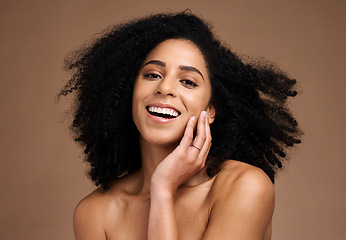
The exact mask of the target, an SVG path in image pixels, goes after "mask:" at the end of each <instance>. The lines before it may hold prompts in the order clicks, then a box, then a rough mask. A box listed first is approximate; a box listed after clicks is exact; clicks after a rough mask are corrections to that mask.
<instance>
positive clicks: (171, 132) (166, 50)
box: [132, 39, 213, 145]
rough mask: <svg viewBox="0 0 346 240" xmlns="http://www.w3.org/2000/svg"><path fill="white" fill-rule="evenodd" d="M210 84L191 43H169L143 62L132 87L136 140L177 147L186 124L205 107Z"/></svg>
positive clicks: (200, 58)
mask: <svg viewBox="0 0 346 240" xmlns="http://www.w3.org/2000/svg"><path fill="white" fill-rule="evenodd" d="M210 96H211V87H210V80H209V76H208V71H207V67H206V63H205V60H204V58H203V55H202V53H201V52H200V50H199V49H198V48H197V46H196V45H194V44H193V43H192V42H190V41H187V40H176V39H174V40H173V39H170V40H166V41H164V42H162V43H160V44H159V45H158V46H157V47H156V48H154V49H153V50H152V51H151V52H150V53H149V54H148V56H147V57H146V59H145V61H144V62H143V64H142V66H141V68H140V69H139V72H138V74H137V78H136V81H135V85H134V90H133V99H132V116H133V120H134V123H135V124H136V126H137V129H138V130H139V132H140V137H141V138H142V139H144V140H145V141H148V142H150V143H152V144H159V145H165V144H166V145H168V144H177V143H179V141H180V140H181V138H182V136H183V133H184V130H185V127H186V124H187V121H188V120H189V118H190V117H192V116H196V117H198V116H199V114H200V113H201V111H203V110H207V111H211V110H213V108H212V106H210V105H209V100H210Z"/></svg>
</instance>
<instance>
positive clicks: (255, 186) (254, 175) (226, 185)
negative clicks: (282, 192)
mask: <svg viewBox="0 0 346 240" xmlns="http://www.w3.org/2000/svg"><path fill="white" fill-rule="evenodd" d="M213 190H214V191H215V194H217V195H219V194H220V192H222V193H225V194H230V193H231V192H235V191H236V192H238V193H239V192H244V193H246V192H247V193H251V194H263V195H265V196H268V197H270V198H272V197H274V187H273V184H272V182H271V180H270V179H269V177H268V176H267V174H266V173H265V172H264V171H263V170H262V169H260V168H257V167H254V166H252V165H249V164H246V163H243V162H239V161H235V160H229V161H227V162H225V163H224V165H223V167H222V169H221V171H220V172H219V173H218V175H217V176H216V178H215V181H214V184H213Z"/></svg>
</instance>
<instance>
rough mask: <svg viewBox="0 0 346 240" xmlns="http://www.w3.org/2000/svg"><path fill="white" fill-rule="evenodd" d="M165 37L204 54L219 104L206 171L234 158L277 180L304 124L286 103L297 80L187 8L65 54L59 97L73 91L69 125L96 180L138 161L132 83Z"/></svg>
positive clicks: (118, 29) (118, 28)
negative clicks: (248, 54)
mask: <svg viewBox="0 0 346 240" xmlns="http://www.w3.org/2000/svg"><path fill="white" fill-rule="evenodd" d="M167 39H186V40H189V41H191V42H193V43H194V44H195V45H196V46H197V47H198V48H199V49H200V51H201V52H202V54H203V55H204V58H205V60H206V64H207V68H208V71H209V78H210V82H211V89H212V94H211V103H212V104H213V106H214V107H215V110H216V117H215V121H214V123H213V124H212V125H211V133H212V137H213V145H212V147H211V149H210V153H209V156H210V157H209V159H208V161H207V173H208V175H209V176H213V175H215V174H216V173H217V172H218V171H219V169H220V166H221V164H222V163H223V162H224V161H226V160H228V159H234V160H238V161H241V162H245V163H248V164H251V165H253V166H256V167H259V168H261V169H262V170H263V171H264V172H265V173H266V174H267V175H268V176H269V178H270V179H271V180H272V182H274V177H275V173H276V172H277V170H278V169H279V168H281V167H282V162H283V160H284V159H286V153H285V152H286V150H287V148H289V147H292V146H293V145H295V144H298V143H300V140H299V136H300V133H301V131H300V130H299V127H298V124H297V121H296V120H295V119H294V118H293V116H292V114H291V113H290V111H289V110H288V109H287V107H286V100H287V98H288V97H294V96H296V95H297V92H296V91H295V90H294V86H295V84H296V80H295V79H291V78H290V77H288V76H287V74H285V73H283V72H282V71H280V70H279V69H277V68H276V67H274V65H272V64H270V63H268V62H266V61H262V63H261V64H258V63H256V64H255V63H249V62H247V61H244V60H242V59H241V58H240V57H239V56H237V55H236V54H235V53H234V52H232V51H231V49H230V48H229V47H227V46H225V45H224V44H222V43H221V41H219V40H218V39H216V37H215V36H214V34H213V32H212V27H211V25H209V24H208V23H206V22H205V21H204V20H202V19H201V18H199V17H197V16H196V15H194V14H192V13H190V12H189V11H184V12H180V13H164V14H154V15H151V16H148V17H145V18H139V19H135V20H133V21H130V22H127V23H122V24H119V25H115V26H112V27H110V28H108V29H107V30H106V31H104V32H102V33H101V36H99V37H97V38H96V39H95V40H94V41H93V43H92V44H91V45H89V46H87V47H82V48H80V49H79V50H77V51H74V52H73V54H72V55H70V56H69V57H68V58H67V59H66V61H65V68H66V70H69V71H71V72H72V77H71V79H70V80H69V82H68V83H67V84H66V86H65V87H64V89H63V90H62V91H61V92H60V93H59V96H62V95H64V96H66V95H68V94H70V93H75V94H76V98H75V103H76V109H75V112H74V120H73V123H72V126H71V128H72V130H73V132H74V133H75V140H76V141H77V142H79V143H81V144H82V146H84V152H85V154H86V161H87V162H88V163H89V164H90V172H89V175H90V177H91V179H92V180H93V181H94V182H95V184H96V186H98V185H101V186H102V187H103V188H104V189H107V188H109V187H110V184H111V183H112V181H114V180H115V179H117V178H119V177H121V176H124V175H126V174H128V173H131V172H133V171H135V170H137V169H139V168H140V166H141V159H140V150H139V137H138V136H139V135H138V134H139V133H138V130H137V129H136V126H135V125H134V123H133V120H132V114H131V101H132V92H133V85H134V81H135V78H136V75H137V72H138V71H139V68H140V66H141V64H142V63H143V61H144V59H145V57H146V56H147V55H148V53H149V52H150V51H151V50H152V49H153V48H154V47H156V46H157V45H158V44H159V43H161V42H163V41H164V40H167Z"/></svg>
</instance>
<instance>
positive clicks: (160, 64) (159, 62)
mask: <svg viewBox="0 0 346 240" xmlns="http://www.w3.org/2000/svg"><path fill="white" fill-rule="evenodd" d="M148 64H155V65H158V66H161V67H166V63H164V62H162V61H160V60H151V61H149V62H147V63H145V64H144V65H143V67H144V66H146V65H148ZM143 67H142V68H143ZM179 68H180V70H183V71H193V72H196V73H198V74H199V75H201V77H202V79H203V81H204V77H203V74H202V73H201V72H200V71H199V70H198V69H197V68H195V67H192V66H185V65H183V66H179Z"/></svg>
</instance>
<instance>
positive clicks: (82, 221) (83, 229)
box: [73, 185, 122, 239]
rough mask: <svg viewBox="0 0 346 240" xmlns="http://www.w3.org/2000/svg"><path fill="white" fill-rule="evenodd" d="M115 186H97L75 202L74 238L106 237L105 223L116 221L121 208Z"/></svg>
mask: <svg viewBox="0 0 346 240" xmlns="http://www.w3.org/2000/svg"><path fill="white" fill-rule="evenodd" d="M116 188H117V185H115V186H113V187H112V188H111V189H109V190H106V191H105V190H103V189H102V188H98V189H96V190H95V191H93V192H92V193H90V194H89V195H88V196H86V197H85V198H83V199H82V200H81V201H80V202H79V203H78V204H77V206H76V208H75V211H74V215H73V226H74V231H75V237H76V239H106V228H107V223H109V222H112V221H113V222H114V221H116V219H117V215H119V214H121V213H120V212H119V210H121V209H122V208H121V206H119V204H118V203H119V202H120V201H119V198H120V196H119V195H121V194H117V192H119V191H118V190H117V189H116Z"/></svg>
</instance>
